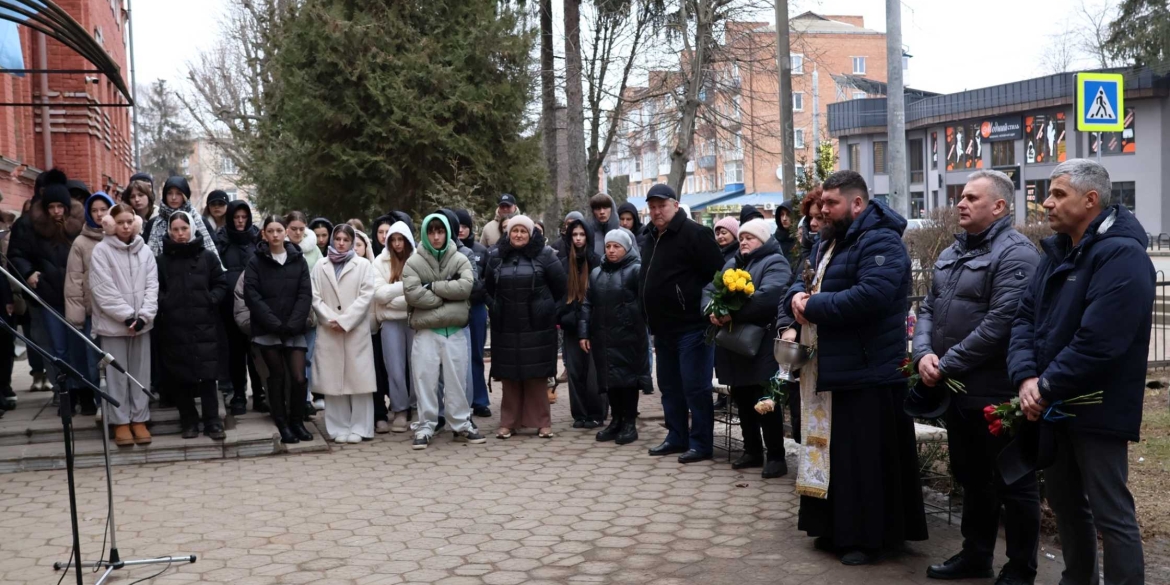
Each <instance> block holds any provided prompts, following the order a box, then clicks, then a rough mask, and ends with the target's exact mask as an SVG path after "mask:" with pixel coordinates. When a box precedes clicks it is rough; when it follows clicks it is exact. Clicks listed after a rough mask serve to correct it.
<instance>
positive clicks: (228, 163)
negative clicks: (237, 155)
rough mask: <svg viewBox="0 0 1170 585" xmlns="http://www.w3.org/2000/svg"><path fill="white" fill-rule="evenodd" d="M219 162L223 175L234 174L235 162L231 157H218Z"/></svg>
mask: <svg viewBox="0 0 1170 585" xmlns="http://www.w3.org/2000/svg"><path fill="white" fill-rule="evenodd" d="M219 163H220V168H221V170H222V171H223V174H225V175H234V174H236V171H237V169H236V163H235V161H233V160H232V159H231V157H228V156H225V157H223V158H221V159H220V161H219Z"/></svg>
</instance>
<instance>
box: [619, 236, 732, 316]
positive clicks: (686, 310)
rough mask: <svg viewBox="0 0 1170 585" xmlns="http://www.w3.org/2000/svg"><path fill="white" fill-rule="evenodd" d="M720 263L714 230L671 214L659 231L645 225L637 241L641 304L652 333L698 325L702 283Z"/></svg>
mask: <svg viewBox="0 0 1170 585" xmlns="http://www.w3.org/2000/svg"><path fill="white" fill-rule="evenodd" d="M725 263H726V262H725V261H724V259H723V253H722V252H721V251H720V250H719V244H717V243H715V232H713V231H711V228H709V227H706V226H704V225H701V224H698V223H695V222H693V221H691V220H690V219H689V218H687V217H686V214H684V213H676V214H675V216H674V218H673V219H671V220H670V223H669V224H667V225H666V229H665V230H662V231H661V232H660V231H659V230H658V228H657V227H655V226H654V224H650V226H649V233H648V235H647V237H646V239H645V241H644V242H643V245H642V272H641V273H640V275H639V279H640V281H641V286H642V309H643V310H644V311H645V312H646V321H647V322H648V323H649V325H650V331H651V332H652V333H653V334H655V335H658V334H661V333H667V334H669V333H680V332H685V331H694V330H696V329H702V328H703V327H705V326H706V324H707V323H708V321H707V317H706V316H704V315H703V307H702V297H703V287H705V286H707V284H708V283H710V282H711V281H712V280H713V279H714V278H715V273H716V272H719V271H720V270H721V269H722V268H723V265H724V264H725Z"/></svg>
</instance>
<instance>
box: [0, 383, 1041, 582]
mask: <svg viewBox="0 0 1170 585" xmlns="http://www.w3.org/2000/svg"><path fill="white" fill-rule="evenodd" d="M562 390H564V388H563V386H562ZM561 394H562V396H561V400H560V401H559V403H558V404H557V405H555V406H554V407H553V417H554V422H555V423H556V424H555V425H554V427H555V430H556V431H557V437H556V438H554V439H552V440H542V439H538V438H536V437H535V436H532V435H517V436H515V437H513V438H512V439H509V440H506V441H501V440H498V439H495V438H489V440H488V443H487V444H485V445H459V444H455V443H453V442H452V441H451V434H450V433H446V434H445V435H443V436H442V437H441V438H439V439H438V440H437V441H436V442H435V443H434V444H432V446H431V447H430V448H429V449H426V450H425V451H412V450H411V449H410V446H409V438H408V435H406V434H402V435H394V434H391V435H380V436H378V437H377V438H376V439H375V440H374V441H370V442H366V443H362V444H360V445H344V446H338V445H333V446H332V451H331V452H327V453H307V454H299V455H288V456H274V457H264V458H257V459H232V460H215V461H207V462H180V463H171V464H157V465H140V466H122V467H117V468H115V469H114V478H115V490H116V492H117V493H116V496H115V502H116V511H117V524H118V545H119V549H120V552H121V554H122V557H123V558H142V557H150V556H165V555H168V554H196V555H198V562H197V563H195V564H183V565H175V566H174V567H172V568H171V569H170V570H168V571H167V572H166V573H165V574H163V575H162V576H159V577H158V578H155V579H153V580H150V581H147V582H149V583H160V584H161V583H232V584H234V585H251V584H268V583H314V584H320V585H328V584H347V585H350V584H352V585H397V584H414V583H435V584H440V585H478V584H486V585H512V584H520V583H530V584H538V583H539V584H553V583H556V584H576V583H582V584H584V583H612V584H623V583H630V584H641V583H652V584H654V585H675V584H687V583H697V584H698V583H701V584H703V585H724V584H728V585H751V584H755V583H761V584H763V583H767V584H781V585H796V584H808V585H818V584H820V585H828V584H834V583H865V584H866V585H885V584H895V583H927V582H928V580H927V579H926V578H925V575H924V572H925V568H926V566H927V565H928V564H930V563H931V562H938V561H939V560H941V559H943V558H946V557H947V556H949V554H951V553H953V552H955V551H957V550H958V548H959V544H960V541H961V539H960V536H959V533H958V528H957V526H947V525H946V523H945V522H939V521H936V520H932V523H931V526H930V530H931V540H930V541H928V542H925V543H913V544H910V545H908V546H907V549H906V552H905V553H904V554H902V555H901V556H899V557H897V558H894V559H889V560H886V561H885V562H883V563H882V564H880V565H878V566H874V567H866V568H850V567H844V566H842V565H841V564H840V563H839V562H838V561H837V560H836V558H834V557H832V556H830V555H827V554H825V553H821V552H818V551H815V550H814V549H813V547H812V539H810V538H807V537H806V536H805V535H804V534H803V533H802V532H799V531H797V530H796V513H797V507H798V498H797V496H796V495H795V494H794V491H793V477H792V475H791V474H790V476H789V477H786V478H782V479H776V480H767V481H765V480H761V479H760V477H759V475H758V470H756V471H754V472H751V473H741V472H738V471H733V470H732V469H731V468H730V466H729V465H728V464H727V462H726V460H725V459H724V460H717V461H715V462H704V463H699V464H692V465H689V466H682V465H679V464H678V463H677V462H676V461H675V460H674V458H652V457H649V456H647V455H646V451H645V450H646V448H647V447H648V446H650V445H652V444H656V443H657V441H659V440H661V439H662V437H663V436H664V435H665V430H664V429H663V428H662V427H661V426H660V424H659V423H660V417H661V407H660V406H659V403H658V395H657V394H655V395H654V396H643V397H642V405H641V407H642V410H643V412H644V413H645V414H646V415H647V417H646V418H645V419H643V421H642V424H641V427H640V428H641V433H642V438H641V440H640V441H638V442H636V443H634V444H633V445H628V446H617V445H614V444H612V443H609V444H598V443H596V442H595V441H594V439H593V435H594V432H593V431H582V430H573V429H571V428H569V423H570V422H571V420H572V419H571V416H570V415H569V408H568V396H567V394H568V392H565V391H562V393H561ZM499 397H500V393H499V390H498V387H497V389H496V391H495V393H494V394H493V395H492V399H493V401H498V400H499ZM497 420H498V418H494V419H478V422H479V424H480V426H481V427H482V429H483V430H484V432H485V434H489V436H494V433H492V432H491V431H492V429H494V428H495V426H496V422H497ZM724 455H725V454H724ZM790 467H794V466H793V462H792V461H790ZM794 473H795V472H793V474H794ZM77 479H78V503H79V506H80V519H81V528H82V551H83V556H84V558H85V559H87V560H89V559H92V558H94V557H95V556H97V554H98V553H99V551H100V550H101V545H102V534H103V527H104V523H105V482H104V471H103V470H101V469H85V470H81V471H79V472H78V474H77ZM70 544H71V538H70V530H69V516H68V495H67V489H66V483H65V473H64V472H63V471H51V472H30V473H17V474H9V475H2V476H0V582H2V583H5V584H21V583H30V584H31V583H38V584H39V583H54V582H56V580H57V579H58V577H59V574H58V573H55V572H54V571H53V570H52V564H53V562H54V561H64V560H65V559H66V558H67V555H68V554H69V550H70ZM1046 552H1049V551H1047V550H1046V549H1042V550H1041V558H1040V563H1041V575H1040V579H1039V580H1038V582H1040V583H1049V584H1054V583H1056V582H1057V581H1058V578H1059V577H1058V574H1059V569H1060V564H1059V561H1055V560H1050V559H1048V558H1047V557H1046V554H1045V553H1046ZM1056 557H1057V558H1059V554H1057V555H1056ZM1003 560H1004V559H1003V558H1002V549H1001V551H1000V553H999V558H998V560H997V564H1002V562H1003ZM158 569H159V567H139V568H134V569H128V570H124V571H119V572H118V578H117V579H116V580H113V581H111V582H112V583H123V584H126V583H130V582H132V581H134V580H136V579H142V578H144V577H148V576H150V575H152V574H153V573H155V572H157V571H158ZM66 579H67V580H68V582H70V583H72V582H74V581H73V576H72V575H69V576H68V577H66ZM95 580H96V576H95V575H94V574H92V573H87V574H86V583H93V582H94V581H95ZM975 583H980V581H975ZM986 583H990V580H988V581H986Z"/></svg>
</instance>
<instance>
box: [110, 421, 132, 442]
mask: <svg viewBox="0 0 1170 585" xmlns="http://www.w3.org/2000/svg"><path fill="white" fill-rule="evenodd" d="M114 444H115V445H117V446H119V447H129V446H130V445H133V444H134V435H133V434H132V433H131V432H130V425H114Z"/></svg>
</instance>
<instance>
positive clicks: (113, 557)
mask: <svg viewBox="0 0 1170 585" xmlns="http://www.w3.org/2000/svg"><path fill="white" fill-rule="evenodd" d="M0 233H2V231H0ZM0 274H3V275H4V276H6V277H8V279H9V282H15V283H16V285H17V286H19V287H20V289H21V290H22V291H24V293H25V294H26V295H27V297H28V298H30V299H35V300H36V301H37V303H39V304H40V305H41V307H42V308H44V309H47V310H48V311H49V313H50V314H52V315H53V317H55V318H56V319H57V320H58V321H61V322H62V323H64V324H65V325H66V329H68V330H70V331H72V332H73V333H74V334H75V335H77V336H79V337H81V339H83V340H84V341H85V343H86V344H87V345H89V347H90V348H91V349H93V350H94V351H96V352H97V353H98V354H99V355H101V356H102V359H101V361H100V362H99V365H102V366H110V367H112V368H114V369H115V370H117V371H118V372H120V373H121V374H123V375H125V376H126V378H127V379H129V380H130V381H131V382H133V383H134V385H135V386H138V388H139V389H141V390H142V391H143V392H145V393H146V395H147V396H150V397H151V398H157V396H155V395H154V394H153V393H151V392H150V390H148V389H147V388H146V387H145V386H143V385H142V383H141V382H139V381H138V380H137V379H135V378H134V376H133V375H131V374H130V373H129V372H127V371H126V369H125V368H124V367H122V365H121V364H119V363H118V362H117V360H115V359H114V356H112V355H110V353H109V352H106V351H103V350H102V348H101V347H99V346H98V345H97V344H95V343H94V342H93V340H92V339H90V338H89V336H88V335H86V334H85V333H83V332H81V331H79V330H77V329H76V328H75V327H73V325H71V324H70V323H69V322H68V321H67V320H66V319H65V317H62V316H61V314H60V313H58V312H57V310H56V309H54V308H53V307H51V306H49V304H48V303H46V302H45V301H44V299H42V298H41V297H39V296H38V295H37V294H36V293H35V292H33V291H32V290H30V289H29V288H28V287H27V286H25V283H24V281H23V279H21V278H17V277H15V276H13V274H12V273H11V272H8V270H6V269H5V268H4V267H3V266H0ZM0 326H3V329H4V330H6V331H8V333H10V334H11V335H12V336H13V337H14V338H15V339H19V340H21V341H23V342H24V343H25V345H26V346H28V348H29V349H30V350H33V351H36V352H37V353H39V354H40V355H41V356H42V357H44V359H45V360H46V361H48V362H49V363H51V364H52V365H53V367H54V368H56V371H57V385H58V388H59V389H60V392H59V396H60V399H61V402H60V412H59V414H60V416H61V425H62V427H63V429H64V433H65V469H66V476H67V477H68V482H69V513H70V518H71V520H72V522H73V555H72V557H71V558H70V559H69V561H68V562H66V563H61V562H59V561H58V562H55V563H53V570H54V571H59V570H62V569H64V570H66V571H68V570H69V567H70V566H72V567H73V568H74V572H75V574H76V577H77V585H83V583H82V571H81V569H82V567H87V568H95V569H96V568H104V569H105V570H106V571H105V573H103V574H102V576H101V578H100V579H98V580H97V581H96V583H95V585H102V583H104V582H105V581H106V580H107V579H109V577H110V575H111V574H112V573H113V572H114V571H116V570H118V569H123V568H126V567H129V566H134V565H155V564H167V565H170V564H172V563H176V562H185V563H194V562H195V561H196V557H195V555H173V556H167V557H158V558H153V559H136V560H126V561H124V560H122V559H121V556H120V555H119V554H118V537H117V534H116V526H115V522H114V484H113V473H112V471H113V470H112V469H111V466H110V437H109V431H108V429H106V428H105V424H104V421H105V420H108V418H109V417H108V415H104V416H103V417H102V420H103V424H102V429H101V431H102V433H101V435H102V454H103V456H104V459H105V466H106V499H107V506H108V510H109V519H108V524H109V532H110V558H109V560H104V559H99V560H97V561H89V562H82V561H81V533H80V532H79V530H78V525H77V492H76V485H75V483H74V473H73V471H74V459H75V454H74V452H73V403H72V400H71V397H70V396H69V392H68V391H67V390H65V381H66V380H68V379H69V378H72V379H74V380H76V381H78V382H80V383H81V384H84V385H85V386H88V387H89V388H90V389H91V390H93V393H94V396H95V397H97V398H100V399H101V403H102V412H103V414H104V413H105V412H106V410H105V409H106V406H107V405H109V406H114V407H118V406H121V403H120V402H119V401H117V400H115V399H114V398H113V397H111V396H110V395H109V394H107V393H105V392H103V391H102V390H101V388H99V387H98V385H97V384H94V383H93V382H91V381H90V380H89V379H88V378H86V377H85V376H83V375H81V373H80V372H78V371H77V370H76V369H74V368H73V366H71V365H69V363H68V362H66V361H65V360H62V359H60V358H58V357H56V356H55V355H53V354H52V352H49V351H46V350H45V349H44V348H42V347H40V346H39V345H37V344H35V343H33V342H32V341H31V340H29V339H28V338H26V337H25V336H23V335H21V334H20V333H18V332H17V331H16V329H15V328H14V327H13V326H12V325H10V324H8V322H7V321H6V320H4V319H0ZM164 570H165V569H164Z"/></svg>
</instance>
